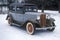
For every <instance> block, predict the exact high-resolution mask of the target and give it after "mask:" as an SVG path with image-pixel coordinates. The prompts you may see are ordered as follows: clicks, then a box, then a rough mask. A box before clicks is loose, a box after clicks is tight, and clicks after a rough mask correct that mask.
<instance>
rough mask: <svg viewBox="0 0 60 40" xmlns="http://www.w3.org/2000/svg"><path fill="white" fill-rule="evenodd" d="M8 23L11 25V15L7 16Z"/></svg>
mask: <svg viewBox="0 0 60 40" xmlns="http://www.w3.org/2000/svg"><path fill="white" fill-rule="evenodd" d="M8 24H9V25H12V18H11V17H8Z"/></svg>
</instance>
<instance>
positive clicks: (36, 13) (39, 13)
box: [25, 12, 42, 15]
mask: <svg viewBox="0 0 60 40" xmlns="http://www.w3.org/2000/svg"><path fill="white" fill-rule="evenodd" d="M25 14H32V15H41V14H42V13H41V12H25Z"/></svg>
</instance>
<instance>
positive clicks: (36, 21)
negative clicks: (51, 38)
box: [6, 3, 55, 35]
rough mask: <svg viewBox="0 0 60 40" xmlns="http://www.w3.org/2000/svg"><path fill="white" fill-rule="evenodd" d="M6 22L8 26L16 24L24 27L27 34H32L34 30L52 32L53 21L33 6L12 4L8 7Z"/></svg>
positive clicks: (53, 27)
mask: <svg viewBox="0 0 60 40" xmlns="http://www.w3.org/2000/svg"><path fill="white" fill-rule="evenodd" d="M6 20H8V24H9V25H12V23H15V24H18V25H20V26H21V27H24V28H25V29H26V31H27V33H28V34H31V35H32V34H34V32H35V30H45V29H46V30H48V31H54V29H55V23H54V21H55V19H54V18H51V16H50V15H49V14H48V13H43V12H38V8H37V6H36V5H35V4H28V3H13V4H11V5H10V8H9V13H8V15H7V18H6Z"/></svg>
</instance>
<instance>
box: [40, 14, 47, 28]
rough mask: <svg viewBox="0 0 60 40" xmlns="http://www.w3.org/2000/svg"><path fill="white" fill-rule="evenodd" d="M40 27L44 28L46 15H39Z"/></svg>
mask: <svg viewBox="0 0 60 40" xmlns="http://www.w3.org/2000/svg"><path fill="white" fill-rule="evenodd" d="M40 25H41V27H44V26H46V14H41V15H40Z"/></svg>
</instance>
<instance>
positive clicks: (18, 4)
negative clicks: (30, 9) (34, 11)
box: [10, 3, 36, 7]
mask: <svg viewBox="0 0 60 40" xmlns="http://www.w3.org/2000/svg"><path fill="white" fill-rule="evenodd" d="M29 5H32V6H36V5H35V4H31V3H12V4H11V5H10V6H21V7H23V6H29Z"/></svg>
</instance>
